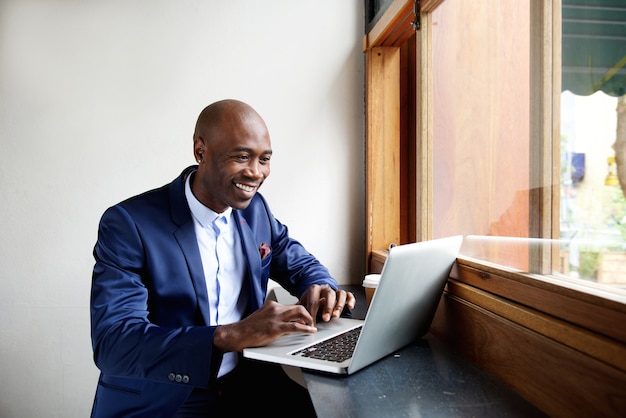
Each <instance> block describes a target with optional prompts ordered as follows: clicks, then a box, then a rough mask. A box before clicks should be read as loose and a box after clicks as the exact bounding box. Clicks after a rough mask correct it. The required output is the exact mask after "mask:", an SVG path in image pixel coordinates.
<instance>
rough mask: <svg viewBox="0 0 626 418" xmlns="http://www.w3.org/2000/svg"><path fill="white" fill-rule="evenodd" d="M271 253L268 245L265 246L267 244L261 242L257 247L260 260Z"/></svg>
mask: <svg viewBox="0 0 626 418" xmlns="http://www.w3.org/2000/svg"><path fill="white" fill-rule="evenodd" d="M271 252H272V249H271V248H270V246H269V245H267V243H265V242H262V243H261V245H259V254H260V255H261V260H264V259H265V258H266V257H267V256H268V255H270V253H271Z"/></svg>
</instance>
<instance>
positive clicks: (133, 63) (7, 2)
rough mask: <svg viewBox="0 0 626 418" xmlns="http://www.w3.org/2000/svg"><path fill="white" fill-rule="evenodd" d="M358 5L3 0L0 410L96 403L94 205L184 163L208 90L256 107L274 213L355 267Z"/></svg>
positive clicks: (69, 411) (80, 410)
mask: <svg viewBox="0 0 626 418" xmlns="http://www.w3.org/2000/svg"><path fill="white" fill-rule="evenodd" d="M362 3H363V2H362V1H360V0H322V1H315V2H312V1H305V0H268V1H250V0H228V1H223V0H184V1H174V0H108V1H96V0H39V1H37V0H0V144H1V147H0V192H1V195H2V203H1V209H0V234H1V236H0V318H1V319H0V320H1V321H2V325H1V327H0V370H2V373H1V374H2V378H1V379H0V416H2V417H18V416H19V417H31V416H33V417H34V416H47V417H79V416H87V415H88V414H89V410H90V407H91V400H92V397H93V391H94V388H95V384H96V379H97V370H96V368H95V366H94V365H93V363H92V360H91V345H90V339H89V322H88V321H89V312H88V307H89V287H90V280H91V269H92V266H93V259H92V256H91V251H92V248H93V245H94V243H95V239H96V231H97V224H98V220H99V218H100V215H101V214H102V212H103V211H104V210H105V208H106V207H108V206H110V205H112V204H114V203H117V202H118V201H119V200H121V199H123V198H126V197H129V196H131V195H133V194H136V193H139V192H142V191H144V190H146V189H148V188H153V187H158V186H160V185H162V184H164V183H166V182H169V181H170V180H172V179H173V178H175V177H176V176H177V175H178V174H179V172H180V171H181V170H182V169H183V168H184V167H186V166H187V165H190V164H192V163H194V160H193V154H192V131H193V125H194V123H195V119H196V117H197V115H198V113H199V112H200V110H201V109H202V108H203V107H204V106H205V105H207V104H209V103H211V102H213V101H215V100H219V99H222V98H227V97H230V98H237V99H241V100H244V101H246V102H248V103H249V104H251V105H252V106H253V107H255V108H256V109H257V110H258V111H259V113H260V114H261V115H262V116H263V117H264V118H265V120H266V122H267V124H268V126H269V129H270V134H271V135H272V145H273V148H274V152H275V154H274V158H273V159H272V176H271V177H270V178H269V180H268V181H267V182H266V184H265V185H264V186H263V189H262V192H263V193H264V194H265V196H266V197H268V199H269V200H270V203H271V204H272V207H273V210H274V212H275V215H276V216H277V217H278V218H279V219H280V220H281V221H283V222H284V223H286V224H287V225H288V226H289V227H290V231H291V233H292V235H293V236H294V237H296V238H298V239H299V240H300V241H301V242H303V243H304V244H305V246H307V248H308V249H309V250H310V251H311V252H312V253H314V254H315V255H317V256H318V258H320V259H321V260H322V262H324V263H325V264H326V265H327V266H328V267H329V268H330V270H331V272H333V273H334V275H335V276H336V278H337V279H338V280H339V281H340V282H341V283H348V282H353V283H358V282H359V280H360V278H361V276H362V273H363V269H364V262H363V261H362V255H363V251H364V250H363V249H364V237H365V233H364V231H363V226H364V207H363V206H364V205H363V201H364V147H363V137H364V134H363V129H364V128H363V125H364V116H363V114H364V110H363V80H364V74H363V71H364V70H363V54H362V52H361V37H362V33H363V32H362V28H363V6H362Z"/></svg>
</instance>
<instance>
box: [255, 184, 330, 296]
mask: <svg viewBox="0 0 626 418" xmlns="http://www.w3.org/2000/svg"><path fill="white" fill-rule="evenodd" d="M243 216H244V218H245V219H246V220H247V223H248V226H249V227H250V228H251V231H252V235H253V236H254V239H255V240H256V241H255V243H254V245H255V246H256V249H255V251H256V254H257V255H256V257H257V258H258V257H259V255H258V254H259V247H260V246H261V245H263V244H267V245H269V246H270V248H271V251H270V253H269V254H268V255H267V257H266V258H264V259H263V260H261V272H262V273H261V274H262V280H263V281H264V284H265V285H267V279H268V278H271V279H273V280H275V281H276V282H278V283H280V284H281V285H282V286H283V287H284V288H285V289H287V290H288V291H289V292H290V293H291V294H293V295H295V296H297V297H300V296H301V295H302V294H303V293H304V292H305V291H306V290H307V289H308V288H309V287H310V286H311V285H313V284H319V285H325V284H327V285H329V286H331V287H332V288H333V289H337V282H336V281H335V279H334V278H333V277H332V276H331V274H330V273H329V271H328V269H327V268H326V267H325V266H324V265H322V263H320V261H319V260H318V259H317V258H316V257H315V256H314V255H313V254H311V253H310V252H308V251H307V250H306V249H305V248H304V246H303V245H302V244H301V243H300V242H299V241H297V240H295V239H293V238H291V237H290V236H289V231H288V228H287V226H285V225H284V224H282V223H281V222H280V221H278V220H277V219H276V218H275V217H274V215H273V214H272V212H271V210H270V209H269V206H268V204H267V202H266V201H265V199H264V198H263V196H262V195H261V194H258V193H257V195H256V196H255V197H254V199H253V201H252V203H251V204H250V206H248V208H247V209H246V210H245V211H244V212H243Z"/></svg>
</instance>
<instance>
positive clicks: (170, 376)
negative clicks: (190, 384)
mask: <svg viewBox="0 0 626 418" xmlns="http://www.w3.org/2000/svg"><path fill="white" fill-rule="evenodd" d="M167 378H168V380H169V381H170V382H173V381H174V380H176V375H175V374H174V373H170V374H168V375H167Z"/></svg>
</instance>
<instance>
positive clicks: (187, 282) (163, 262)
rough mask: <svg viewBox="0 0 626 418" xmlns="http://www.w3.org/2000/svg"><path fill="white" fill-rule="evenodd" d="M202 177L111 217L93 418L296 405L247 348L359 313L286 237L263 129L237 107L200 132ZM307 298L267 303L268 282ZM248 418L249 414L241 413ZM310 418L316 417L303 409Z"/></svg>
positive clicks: (191, 174) (98, 276)
mask: <svg viewBox="0 0 626 418" xmlns="http://www.w3.org/2000/svg"><path fill="white" fill-rule="evenodd" d="M193 139H194V143H193V145H194V147H193V149H194V155H195V158H196V161H197V162H198V165H197V166H193V167H189V168H187V169H185V170H184V171H183V173H182V174H181V175H180V176H179V177H178V178H177V179H175V180H174V181H173V182H172V183H170V184H168V185H165V186H163V187H161V188H160V189H156V190H152V191H149V192H146V193H144V194H141V195H139V196H135V197H133V198H131V199H128V200H126V201H124V202H121V203H119V204H118V205H115V206H113V207H111V208H109V209H108V210H107V211H106V212H105V213H104V215H103V216H102V219H101V221H100V226H99V231H98V241H97V243H96V245H95V248H94V258H95V260H96V263H95V266H94V271H93V281H92V293H91V327H92V344H93V350H94V360H95V362H96V365H97V366H98V368H99V369H100V370H101V374H100V379H99V382H98V388H97V391H96V396H95V401H94V406H93V410H92V416H98V417H99V416H115V417H131V416H149V417H157V416H164V417H170V416H223V415H229V416H236V414H238V413H242V412H244V411H247V410H249V409H253V410H254V411H255V413H256V412H259V411H262V409H261V408H263V407H264V406H266V407H268V409H267V410H266V411H267V412H268V413H272V414H273V415H276V412H277V411H279V410H280V407H281V405H283V406H284V405H288V406H290V405H294V404H295V405H294V407H297V408H299V409H297V410H290V412H291V414H297V415H298V416H303V415H304V416H306V415H307V414H309V415H312V414H313V412H312V406H311V403H310V399H309V398H308V395H307V393H306V391H305V390H304V389H303V388H302V387H301V386H299V385H297V384H295V383H294V382H292V381H291V380H289V379H288V378H285V375H284V374H283V373H282V370H281V369H280V368H278V367H276V366H267V365H262V364H256V363H253V362H250V361H247V360H244V359H242V358H241V356H240V353H241V351H242V350H243V349H244V348H245V347H252V346H260V345H265V344H268V343H269V342H271V341H273V340H274V339H276V338H277V337H279V336H281V335H283V334H288V333H296V332H301V333H312V332H315V331H316V328H315V324H316V319H317V320H323V321H329V320H331V318H334V317H338V316H339V315H340V314H341V313H342V311H343V310H344V308H346V309H351V308H353V307H354V304H355V299H354V295H352V294H351V293H349V292H345V291H343V290H338V288H337V283H336V282H335V280H334V279H333V278H332V277H331V276H330V274H329V273H328V270H327V269H326V268H325V267H324V266H322V265H321V264H320V262H319V261H318V260H317V259H316V258H315V257H314V256H313V255H311V254H310V253H308V252H307V251H306V250H305V249H304V248H303V247H302V245H301V244H299V243H298V242H297V241H295V240H293V239H292V238H290V237H289V235H288V231H287V228H286V227H285V226H284V225H282V224H281V223H280V222H278V221H277V220H276V219H275V218H274V217H273V215H272V213H271V212H270V210H269V207H268V205H267V203H266V201H265V200H264V198H263V197H262V196H261V195H260V194H258V193H257V191H258V189H259V187H260V186H261V185H262V184H263V182H264V180H265V179H266V178H267V176H268V175H269V173H270V159H271V155H272V148H271V143H270V137H269V133H268V130H267V127H266V126H265V122H264V121H263V119H262V118H261V117H260V116H259V115H258V114H257V112H256V111H254V109H252V108H251V107H250V106H248V105H247V104H245V103H242V102H240V101H236V100H223V101H219V102H216V103H213V104H212V105H209V106H207V107H206V108H205V109H204V110H203V111H202V112H201V114H200V116H199V117H198V122H197V124H196V129H195V132H194V137H193ZM269 278H272V279H273V280H276V281H277V282H279V283H280V284H281V285H282V286H283V287H285V288H286V289H287V290H288V291H289V292H291V293H292V294H294V295H296V296H298V297H299V302H298V304H296V305H293V306H283V305H280V304H278V303H276V302H273V301H265V295H266V292H267V283H268V279H269ZM238 408H240V409H238ZM307 408H308V409H307Z"/></svg>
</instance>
